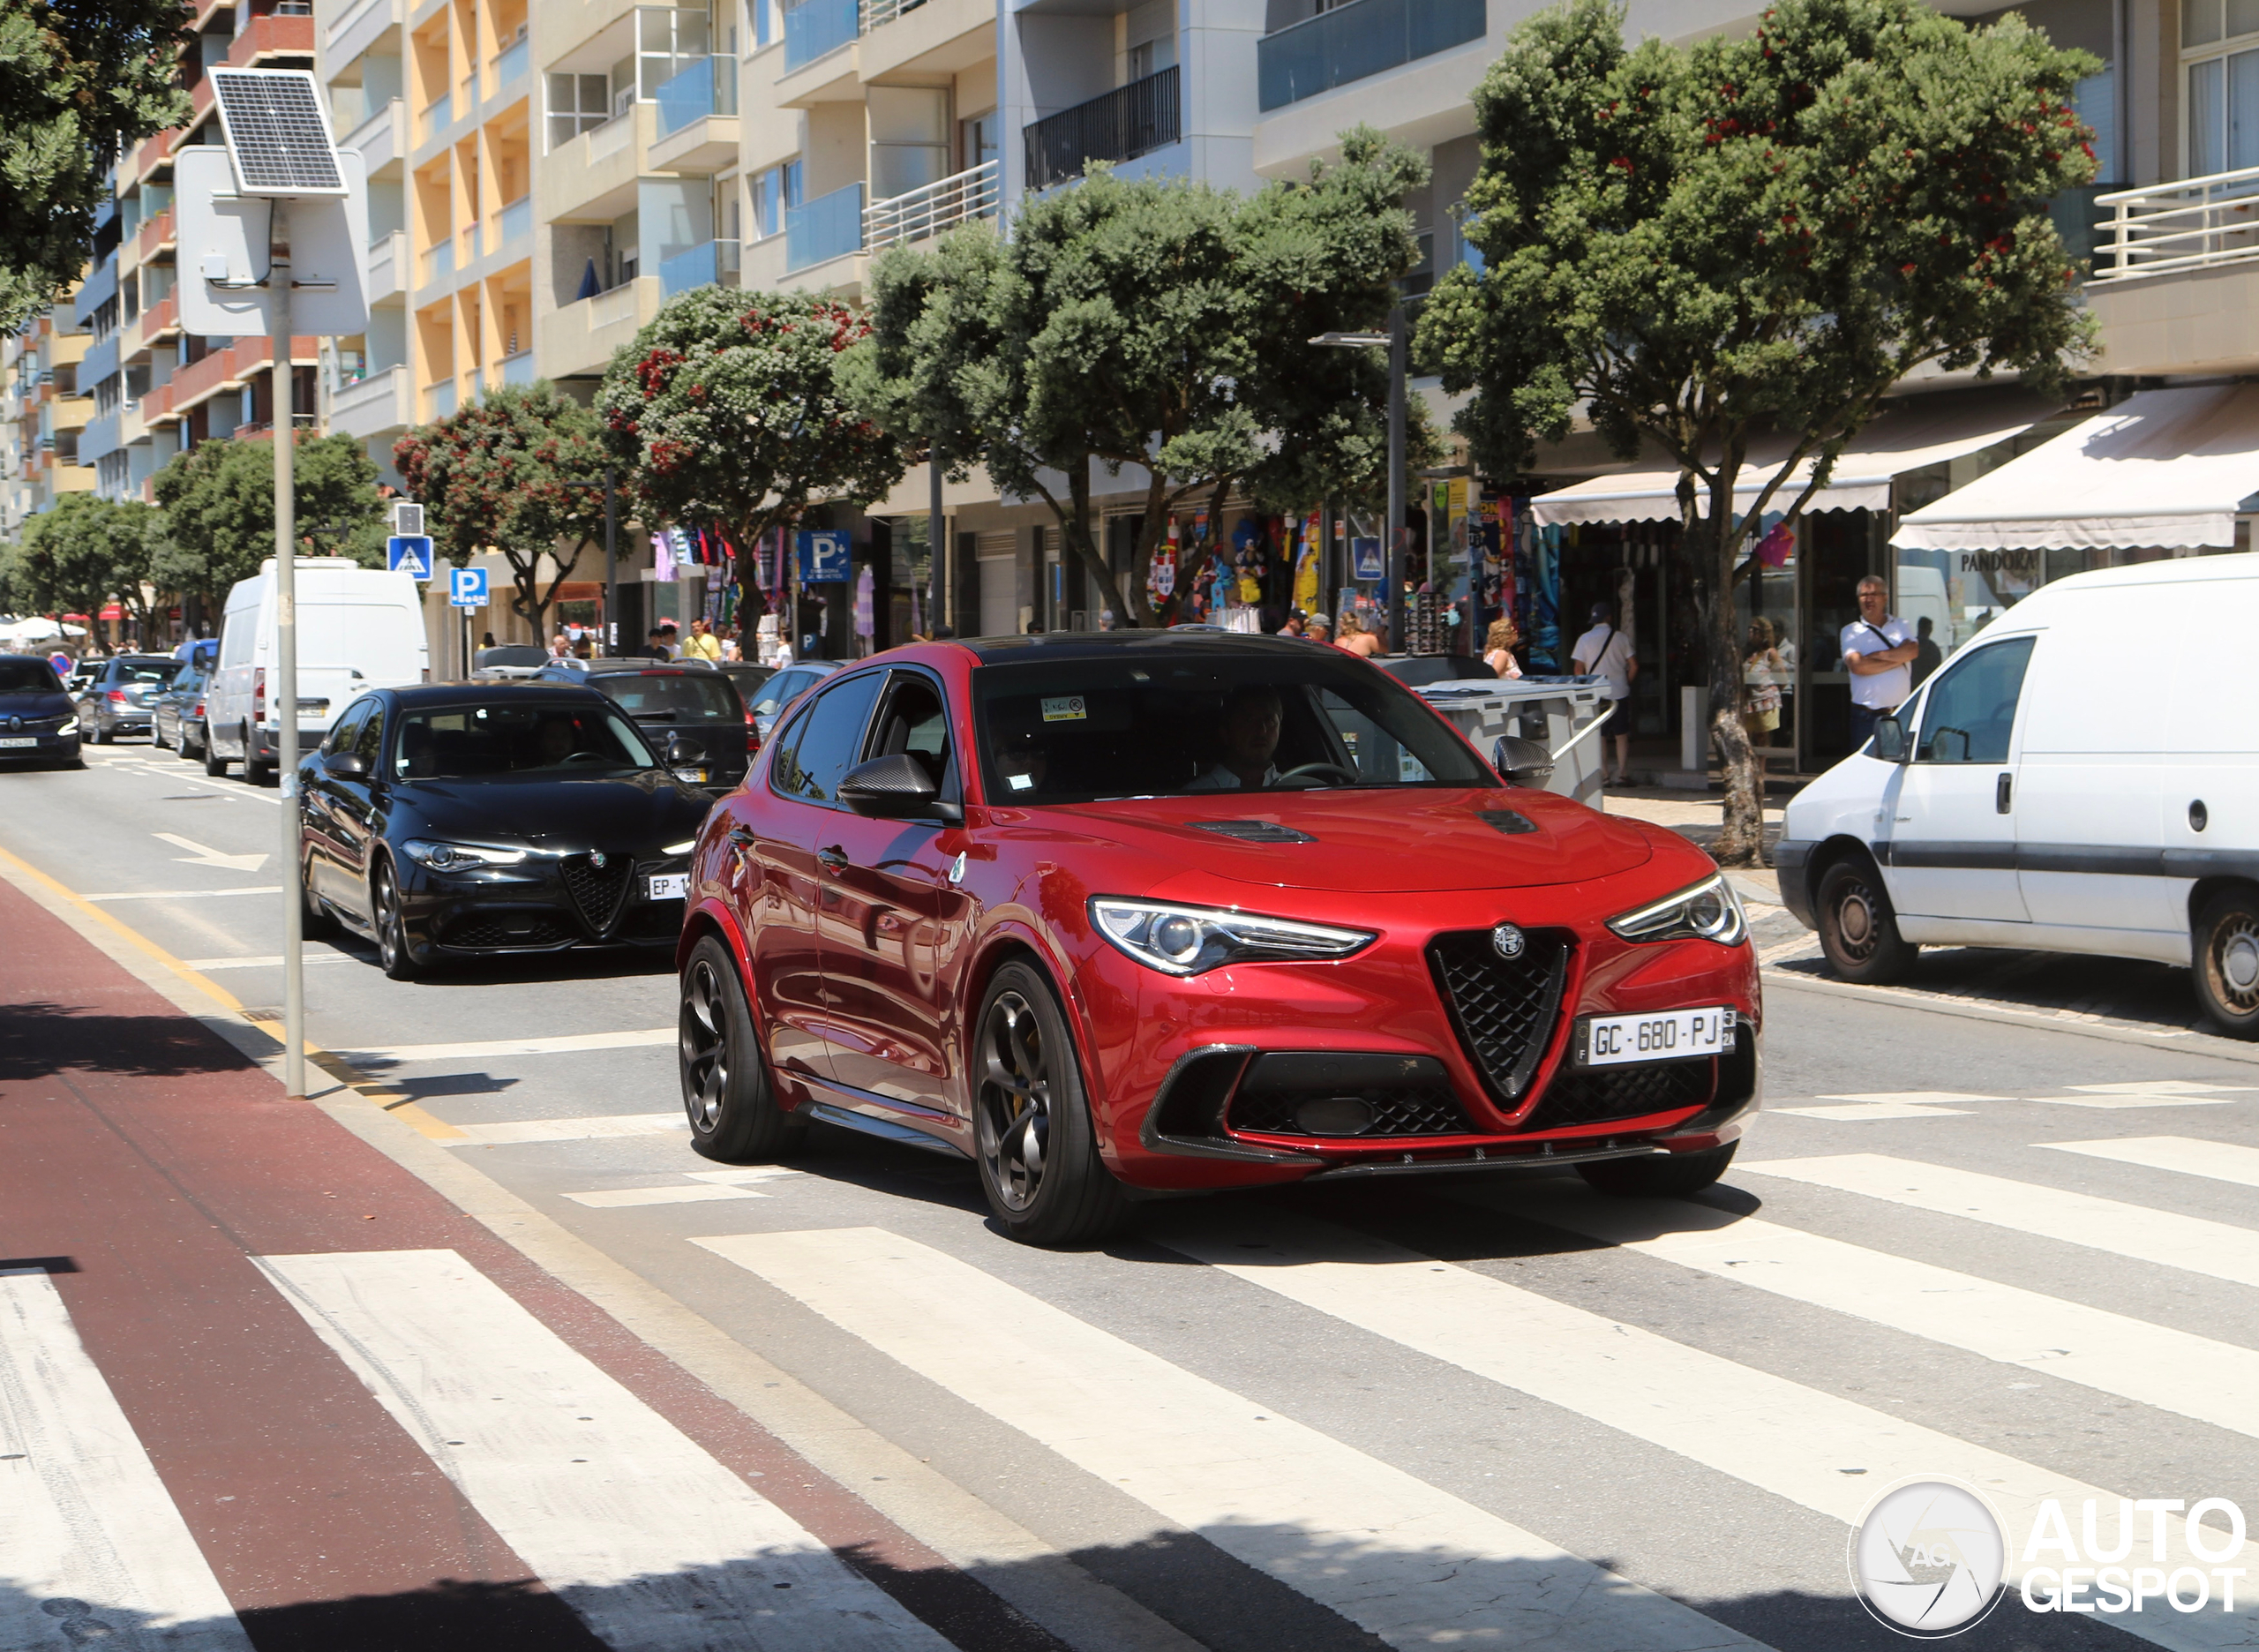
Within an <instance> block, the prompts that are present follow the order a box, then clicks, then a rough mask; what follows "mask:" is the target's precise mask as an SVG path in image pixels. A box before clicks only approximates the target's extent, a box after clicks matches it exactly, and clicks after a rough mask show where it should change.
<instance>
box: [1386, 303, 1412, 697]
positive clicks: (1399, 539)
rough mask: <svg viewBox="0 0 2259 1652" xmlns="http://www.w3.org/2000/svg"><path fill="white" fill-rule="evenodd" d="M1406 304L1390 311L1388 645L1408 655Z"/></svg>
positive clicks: (1397, 651)
mask: <svg viewBox="0 0 2259 1652" xmlns="http://www.w3.org/2000/svg"><path fill="white" fill-rule="evenodd" d="M1406 354H1407V341H1406V339H1405V330H1404V306H1403V305H1402V304H1394V305H1392V306H1391V308H1390V310H1389V312H1388V647H1389V651H1390V652H1391V653H1392V654H1407V653H1409V652H1411V650H1410V649H1409V648H1408V647H1407V641H1408V639H1407V637H1406V636H1405V635H1404V376H1405V357H1406Z"/></svg>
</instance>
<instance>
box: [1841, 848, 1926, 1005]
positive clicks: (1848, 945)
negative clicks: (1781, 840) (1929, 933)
mask: <svg viewBox="0 0 2259 1652" xmlns="http://www.w3.org/2000/svg"><path fill="white" fill-rule="evenodd" d="M1814 905H1816V906H1817V908H1818V911H1817V912H1816V914H1815V915H1816V916H1817V917H1818V918H1819V920H1820V950H1821V951H1823V952H1825V953H1826V954H1827V962H1828V963H1829V964H1830V965H1833V966H1834V968H1835V972H1836V973H1837V974H1838V975H1841V976H1842V978H1843V979H1844V980H1847V981H1857V983H1858V984H1859V985H1861V986H1863V987H1887V986H1888V985H1889V984H1890V983H1891V982H1893V981H1895V980H1903V979H1904V978H1905V975H1906V972H1907V971H1908V970H1910V969H1911V968H1912V967H1913V966H1914V958H1915V956H1916V955H1917V954H1918V953H1919V952H1920V951H1921V949H1920V948H1919V947H1918V946H1914V945H1911V944H1910V943H1909V942H1906V941H1904V940H1902V939H1901V938H1900V936H1899V934H1898V919H1897V915H1896V914H1895V913H1894V912H1892V911H1891V910H1890V896H1889V894H1888V892H1887V891H1886V890H1884V889H1883V887H1882V877H1881V875H1880V873H1878V872H1876V870H1875V869H1874V867H1873V864H1872V862H1870V861H1869V860H1867V859H1866V858H1865V856H1864V855H1846V856H1845V857H1844V858H1843V859H1842V860H1838V861H1836V862H1835V864H1834V865H1832V866H1830V867H1828V868H1827V871H1826V872H1824V873H1822V874H1821V875H1820V897H1819V899H1818V900H1817V901H1816V902H1815V903H1814Z"/></svg>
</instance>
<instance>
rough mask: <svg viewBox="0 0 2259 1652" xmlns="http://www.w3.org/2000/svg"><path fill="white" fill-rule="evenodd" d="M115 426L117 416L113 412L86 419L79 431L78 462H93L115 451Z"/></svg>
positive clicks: (116, 424) (116, 443) (116, 440)
mask: <svg viewBox="0 0 2259 1652" xmlns="http://www.w3.org/2000/svg"><path fill="white" fill-rule="evenodd" d="M117 426H118V416H117V414H116V413H115V412H110V413H104V414H102V415H101V417H97V418H90V419H88V420H87V421H86V429H84V430H82V431H80V432H79V463H80V464H93V463H94V462H95V461H96V460H98V459H105V458H108V457H109V455H110V454H114V453H116V451H117V449H118V439H117Z"/></svg>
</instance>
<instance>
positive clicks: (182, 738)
mask: <svg viewBox="0 0 2259 1652" xmlns="http://www.w3.org/2000/svg"><path fill="white" fill-rule="evenodd" d="M210 680H211V679H210V675H209V673H208V672H206V671H205V669H204V668H203V667H202V666H200V665H198V664H197V662H196V661H195V660H193V659H191V660H189V661H187V662H186V663H184V665H182V666H181V668H180V671H179V672H178V674H177V675H176V676H175V677H174V678H173V680H172V681H171V682H169V683H168V684H167V685H166V686H165V691H164V693H162V694H161V695H158V696H157V697H156V698H155V699H154V701H152V702H150V713H151V715H150V734H149V738H150V739H151V740H154V741H155V743H156V744H158V745H159V746H163V747H169V748H171V749H172V750H174V751H176V752H178V753H179V754H180V755H182V756H184V757H198V756H201V755H203V751H204V742H205V740H206V735H205V732H204V691H205V688H206V685H207V684H208V683H209V682H210Z"/></svg>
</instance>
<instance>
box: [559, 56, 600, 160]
mask: <svg viewBox="0 0 2259 1652" xmlns="http://www.w3.org/2000/svg"><path fill="white" fill-rule="evenodd" d="M611 101H612V94H611V83H610V82H609V81H608V80H607V79H605V78H604V76H603V75H600V74H553V75H552V76H550V77H549V146H550V147H551V148H552V149H555V148H558V147H559V146H563V145H565V144H568V143H571V142H572V141H573V139H575V138H577V137H579V136H580V135H581V134H582V132H584V131H594V130H595V129H596V128H597V127H598V126H601V125H603V124H604V122H605V121H607V120H609V119H611V118H612V111H611V109H610V107H609V106H610V104H611Z"/></svg>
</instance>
